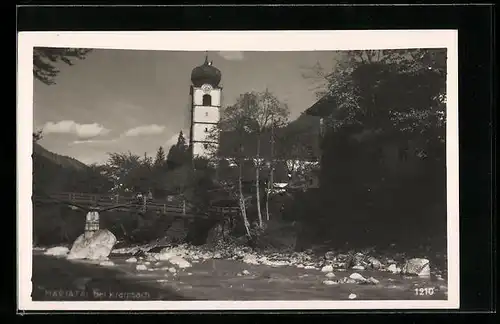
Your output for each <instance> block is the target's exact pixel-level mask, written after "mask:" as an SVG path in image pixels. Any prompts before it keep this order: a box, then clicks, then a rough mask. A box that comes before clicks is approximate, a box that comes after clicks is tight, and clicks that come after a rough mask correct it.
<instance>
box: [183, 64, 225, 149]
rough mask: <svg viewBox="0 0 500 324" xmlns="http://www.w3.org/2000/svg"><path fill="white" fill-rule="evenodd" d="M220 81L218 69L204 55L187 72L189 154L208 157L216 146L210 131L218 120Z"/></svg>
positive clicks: (220, 96)
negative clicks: (189, 83) (188, 85)
mask: <svg viewBox="0 0 500 324" xmlns="http://www.w3.org/2000/svg"><path fill="white" fill-rule="evenodd" d="M220 81H221V72H220V71H219V69H217V68H216V67H215V66H213V62H212V61H210V62H209V61H208V55H207V56H205V62H204V63H203V64H202V65H200V66H197V67H195V68H194V69H193V71H192V72H191V87H190V91H189V95H190V106H191V123H190V124H191V125H190V130H189V148H190V150H191V154H192V156H193V157H196V156H199V157H208V156H209V155H210V154H211V151H212V150H213V148H214V147H217V145H218V141H217V139H216V138H214V136H213V130H214V128H215V127H216V125H217V123H218V122H219V119H220V110H221V100H222V87H221V86H220Z"/></svg>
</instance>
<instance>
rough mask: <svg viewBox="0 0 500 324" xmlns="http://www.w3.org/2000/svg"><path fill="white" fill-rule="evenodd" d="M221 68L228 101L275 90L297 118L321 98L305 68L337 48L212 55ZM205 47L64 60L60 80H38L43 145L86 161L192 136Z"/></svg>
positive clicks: (330, 61) (327, 62)
mask: <svg viewBox="0 0 500 324" xmlns="http://www.w3.org/2000/svg"><path fill="white" fill-rule="evenodd" d="M208 54H209V60H213V64H214V66H216V67H217V68H219V69H220V70H221V72H222V81H221V85H222V86H223V102H222V105H223V106H226V105H231V104H233V103H234V102H235V100H236V98H237V97H238V96H239V94H242V93H244V92H247V91H252V90H255V91H262V90H264V89H265V88H266V87H268V88H269V90H270V91H272V92H273V93H274V94H275V95H276V96H277V97H278V98H279V99H280V100H281V101H284V102H286V103H287V104H288V105H289V107H290V113H291V116H290V119H295V118H297V117H298V115H299V114H300V113H301V112H303V111H304V110H306V109H307V108H308V107H310V106H311V105H312V104H313V103H314V102H315V100H316V95H315V87H316V85H317V84H316V85H315V83H314V81H313V80H312V79H308V78H304V76H303V74H304V72H307V71H308V67H312V66H313V65H314V64H316V63H317V62H319V63H320V64H321V65H322V66H324V67H325V68H326V69H327V70H331V69H332V67H333V65H334V64H335V58H336V57H337V55H336V53H335V52H320V51H310V52H304V51H302V52H209V53H208ZM204 59H205V52H178V51H177V52H174V51H144V50H136V51H135V50H95V51H93V52H91V53H90V54H89V55H88V57H87V58H86V59H85V60H82V61H77V62H76V63H75V65H73V66H66V65H58V67H59V68H60V70H61V72H60V74H59V75H58V76H57V80H56V81H57V84H56V85H51V86H47V85H45V84H43V83H41V82H39V81H36V80H35V84H34V127H35V129H41V128H43V129H44V134H45V135H44V138H43V139H42V140H41V141H40V144H41V145H42V146H44V147H45V148H47V149H49V150H50V151H53V152H56V153H59V154H63V155H68V156H72V157H75V158H77V159H79V160H80V161H82V162H84V163H94V162H97V163H102V162H104V161H105V160H106V159H107V153H108V152H127V151H131V152H132V153H136V154H141V155H142V154H144V153H145V152H146V153H147V154H148V155H152V156H154V154H155V152H156V150H157V149H158V147H159V146H164V148H165V150H168V149H169V147H170V145H172V144H173V143H174V142H175V141H176V139H177V135H178V133H179V131H180V130H183V131H184V133H185V134H186V136H187V135H188V133H189V132H188V128H189V124H188V116H189V109H188V107H189V85H190V75H191V70H192V69H193V68H194V67H195V66H197V65H201V64H202V63H203V61H204Z"/></svg>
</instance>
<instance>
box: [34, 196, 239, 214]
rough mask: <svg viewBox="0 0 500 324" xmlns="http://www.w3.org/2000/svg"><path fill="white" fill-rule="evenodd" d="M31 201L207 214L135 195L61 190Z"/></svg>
mask: <svg viewBox="0 0 500 324" xmlns="http://www.w3.org/2000/svg"><path fill="white" fill-rule="evenodd" d="M32 199H33V201H34V202H38V203H65V204H68V205H71V204H75V205H76V206H88V207H91V206H94V207H99V208H102V209H105V208H107V207H112V206H117V205H128V206H123V207H118V208H116V209H113V210H115V211H121V212H130V211H141V210H144V207H145V210H146V211H153V212H157V213H161V214H165V215H169V216H174V217H186V218H200V217H201V218H206V217H208V215H207V214H204V213H199V212H197V213H195V212H194V211H193V208H192V207H191V206H190V204H189V203H186V202H185V201H182V202H177V203H176V202H169V201H165V200H159V199H156V200H155V199H153V200H147V201H146V204H145V205H144V203H143V202H141V201H140V200H139V199H137V198H136V197H130V196H129V197H127V196H120V195H98V194H89V193H75V192H61V193H51V194H49V195H47V196H37V195H34V196H33V198H32ZM208 212H215V213H220V214H234V213H238V212H239V208H238V207H216V206H213V207H211V208H210V209H209V210H208Z"/></svg>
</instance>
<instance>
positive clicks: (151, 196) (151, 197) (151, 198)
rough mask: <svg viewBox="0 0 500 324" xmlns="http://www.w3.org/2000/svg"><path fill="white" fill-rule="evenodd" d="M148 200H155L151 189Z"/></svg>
mask: <svg viewBox="0 0 500 324" xmlns="http://www.w3.org/2000/svg"><path fill="white" fill-rule="evenodd" d="M148 200H153V193H152V192H151V189H150V190H149V191H148Z"/></svg>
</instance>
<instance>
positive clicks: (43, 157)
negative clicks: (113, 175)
mask: <svg viewBox="0 0 500 324" xmlns="http://www.w3.org/2000/svg"><path fill="white" fill-rule="evenodd" d="M32 159H33V191H34V192H40V193H42V192H44V193H52V192H87V193H101V192H106V191H107V190H108V189H109V187H110V186H111V184H110V182H109V180H108V179H106V178H105V177H104V176H102V175H101V174H100V173H99V171H98V170H96V169H95V168H92V167H89V166H87V165H86V164H84V163H82V162H80V161H78V160H76V159H74V158H71V157H67V156H63V155H60V154H56V153H53V152H50V151H49V150H47V149H45V148H44V147H42V146H41V145H39V144H37V143H34V144H33V155H32Z"/></svg>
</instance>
